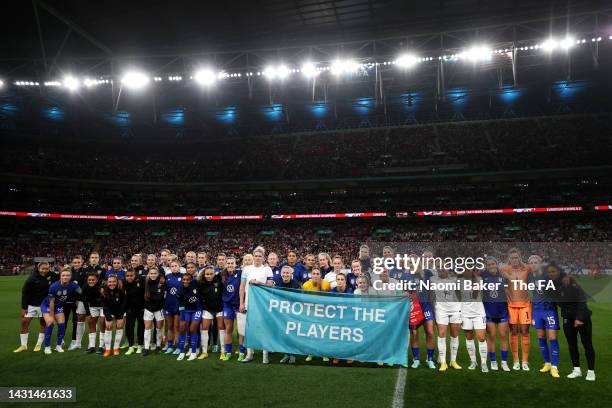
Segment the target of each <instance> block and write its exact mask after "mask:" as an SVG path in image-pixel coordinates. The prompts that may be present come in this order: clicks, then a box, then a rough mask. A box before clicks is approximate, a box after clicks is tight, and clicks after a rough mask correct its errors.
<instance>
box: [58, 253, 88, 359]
mask: <svg viewBox="0 0 612 408" xmlns="http://www.w3.org/2000/svg"><path fill="white" fill-rule="evenodd" d="M83 264H84V260H83V257H82V256H81V255H76V256H74V257H73V258H72V262H71V267H72V281H73V282H76V283H77V285H79V287H81V288H83V286H84V285H85V278H86V277H87V275H86V274H85V268H84V267H83ZM71 300H74V302H73V303H70V304H69V302H66V306H67V307H66V308H65V309H64V312H65V313H66V325H68V320H69V315H70V312H72V341H71V342H70V346H69V347H68V351H72V350H77V349H80V348H81V343H82V342H83V334H84V333H85V318H86V317H87V313H86V312H85V308H84V307H83V302H82V301H81V299H80V298H78V297H77V298H76V299H71Z"/></svg>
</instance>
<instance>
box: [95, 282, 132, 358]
mask: <svg viewBox="0 0 612 408" xmlns="http://www.w3.org/2000/svg"><path fill="white" fill-rule="evenodd" d="M122 285H123V283H122V282H121V280H120V279H119V277H118V276H117V275H114V274H111V275H109V276H108V278H107V279H106V286H103V287H102V289H101V291H102V310H103V312H104V320H105V326H106V327H105V329H106V330H105V331H104V345H105V350H104V357H108V356H110V355H111V345H112V344H113V322H114V323H115V344H114V347H113V354H114V355H116V356H118V355H119V354H120V353H119V346H120V345H121V339H122V338H123V325H124V322H125V309H126V304H127V296H126V294H125V290H124V289H123V287H122Z"/></svg>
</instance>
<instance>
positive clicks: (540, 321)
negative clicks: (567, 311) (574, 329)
mask: <svg viewBox="0 0 612 408" xmlns="http://www.w3.org/2000/svg"><path fill="white" fill-rule="evenodd" d="M532 324H533V326H535V328H536V329H546V330H559V317H558V316H557V310H556V309H555V310H534V311H533V321H532Z"/></svg>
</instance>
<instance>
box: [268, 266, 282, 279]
mask: <svg viewBox="0 0 612 408" xmlns="http://www.w3.org/2000/svg"><path fill="white" fill-rule="evenodd" d="M270 269H272V276H273V277H274V278H276V277H277V276H278V277H280V275H281V267H280V266H271V267H270Z"/></svg>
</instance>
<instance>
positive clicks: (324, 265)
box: [317, 252, 334, 278]
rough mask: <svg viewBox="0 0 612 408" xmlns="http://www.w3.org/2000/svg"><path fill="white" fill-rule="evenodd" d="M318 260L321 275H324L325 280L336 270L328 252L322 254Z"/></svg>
mask: <svg viewBox="0 0 612 408" xmlns="http://www.w3.org/2000/svg"><path fill="white" fill-rule="evenodd" d="M317 260H318V261H319V270H320V271H321V275H323V278H325V277H326V276H327V274H328V273H330V272H331V271H333V270H334V268H333V266H332V259H331V256H329V254H328V253H327V252H321V253H320V254H319V255H318V256H317Z"/></svg>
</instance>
